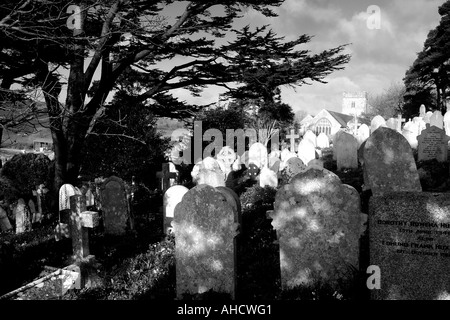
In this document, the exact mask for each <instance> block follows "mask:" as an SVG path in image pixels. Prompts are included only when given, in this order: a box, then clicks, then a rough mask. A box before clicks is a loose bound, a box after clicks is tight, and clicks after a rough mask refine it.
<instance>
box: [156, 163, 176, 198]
mask: <svg viewBox="0 0 450 320" xmlns="http://www.w3.org/2000/svg"><path fill="white" fill-rule="evenodd" d="M161 167H162V169H161V171H158V172H157V173H156V177H157V178H158V179H161V190H162V192H163V193H164V192H166V190H167V189H169V188H170V186H171V184H172V183H171V181H174V179H176V178H177V173H176V172H171V170H170V169H171V168H170V167H171V165H170V163H163V164H162V165H161ZM172 171H173V169H172Z"/></svg>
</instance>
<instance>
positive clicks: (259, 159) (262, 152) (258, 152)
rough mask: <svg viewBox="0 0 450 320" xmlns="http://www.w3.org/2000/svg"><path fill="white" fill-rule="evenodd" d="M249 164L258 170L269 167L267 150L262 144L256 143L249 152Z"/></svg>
mask: <svg viewBox="0 0 450 320" xmlns="http://www.w3.org/2000/svg"><path fill="white" fill-rule="evenodd" d="M248 158H249V163H254V164H255V165H257V166H258V168H260V169H261V168H262V167H264V166H266V165H267V161H268V158H267V148H266V147H265V146H264V145H263V144H262V143H260V142H256V143H254V144H252V145H251V146H250V149H249V150H248Z"/></svg>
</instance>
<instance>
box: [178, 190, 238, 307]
mask: <svg viewBox="0 0 450 320" xmlns="http://www.w3.org/2000/svg"><path fill="white" fill-rule="evenodd" d="M172 226H173V231H174V233H175V243H176V245H175V261H176V296H177V298H178V299H183V296H184V295H185V294H191V295H197V294H202V293H205V292H207V291H210V290H213V291H214V292H218V293H224V294H229V295H230V296H231V298H233V299H234V297H235V286H236V273H235V270H236V263H235V241H234V238H235V237H236V235H237V229H238V223H237V222H235V209H234V208H233V206H232V205H230V203H228V201H227V198H226V197H225V196H224V195H223V194H222V193H221V192H220V191H218V190H216V189H215V188H213V187H211V186H208V185H197V186H195V187H194V188H192V189H190V190H189V191H188V192H187V193H186V194H185V195H184V196H183V199H182V201H181V202H180V203H179V204H178V205H177V206H176V207H175V215H174V220H173V222H172Z"/></svg>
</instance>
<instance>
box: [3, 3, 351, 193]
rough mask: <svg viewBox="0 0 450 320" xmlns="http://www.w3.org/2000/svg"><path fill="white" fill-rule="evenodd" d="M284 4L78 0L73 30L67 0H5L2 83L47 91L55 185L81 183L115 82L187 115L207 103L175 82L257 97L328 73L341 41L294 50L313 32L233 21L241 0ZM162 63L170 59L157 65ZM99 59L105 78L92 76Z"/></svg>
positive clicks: (341, 59) (164, 109) (261, 7)
mask: <svg viewBox="0 0 450 320" xmlns="http://www.w3.org/2000/svg"><path fill="white" fill-rule="evenodd" d="M282 3H283V1H282V0H262V1H258V2H256V1H253V0H249V1H219V2H217V1H206V2H200V1H191V2H188V3H186V2H185V1H172V0H170V1H167V0H160V1H150V2H149V1H120V0H111V1H104V2H99V1H96V0H88V1H82V2H78V5H79V6H80V10H81V14H80V15H79V16H75V19H79V20H77V21H78V22H80V23H79V27H80V28H78V29H69V28H68V26H70V21H72V20H69V24H68V23H67V22H68V19H69V17H70V13H67V9H68V5H69V4H70V3H67V1H61V0H49V1H45V2H42V1H26V2H23V3H20V4H19V5H18V3H17V1H6V2H5V4H4V5H2V8H0V27H1V28H0V39H1V41H2V55H1V57H0V61H1V65H2V67H1V68H0V79H1V82H2V87H3V88H4V89H8V90H9V89H10V88H13V85H15V84H19V85H20V86H22V87H23V88H24V89H28V90H29V89H40V90H41V91H42V92H43V94H44V98H45V101H46V107H47V112H48V115H49V118H50V128H51V130H52V136H53V139H54V144H55V160H56V161H55V189H58V187H59V186H60V185H61V184H63V183H72V184H73V183H75V181H76V179H77V177H78V175H79V173H80V168H81V165H82V161H81V158H80V155H81V154H82V153H83V152H82V149H83V147H84V142H85V139H86V136H87V133H88V132H89V131H90V130H91V129H92V126H94V125H95V123H96V121H97V119H98V117H99V116H101V114H102V110H103V108H104V105H105V102H106V99H107V97H108V95H109V94H110V93H111V92H112V91H115V90H119V91H122V92H126V94H127V95H128V96H129V97H130V99H131V100H134V101H135V103H143V107H145V108H149V109H150V110H151V111H152V112H153V113H154V114H156V115H164V116H169V117H178V118H186V117H190V116H191V115H192V114H193V112H194V111H197V110H199V109H201V107H202V106H198V105H189V104H187V103H186V102H185V101H181V100H179V99H177V98H175V97H174V95H173V93H174V90H176V89H180V88H184V89H187V90H189V91H190V92H191V93H192V94H193V95H194V96H198V95H199V94H200V92H201V90H202V89H203V88H204V87H205V86H207V85H219V86H223V87H225V88H228V89H230V85H231V84H232V85H235V84H238V85H239V84H243V83H244V84H245V86H244V87H241V88H240V89H236V90H230V91H233V95H234V96H239V95H244V96H247V94H249V93H251V92H253V95H256V96H259V95H261V94H266V95H267V94H269V93H270V92H271V91H272V90H274V89H275V88H276V87H278V86H281V85H290V84H298V85H301V84H304V83H307V81H320V82H323V79H324V77H325V76H327V75H328V74H330V73H331V72H333V71H335V70H339V69H342V68H343V65H344V64H345V63H347V62H348V61H349V58H350V57H349V55H345V54H342V51H343V50H344V46H339V47H336V48H332V49H329V50H325V51H323V52H321V53H319V54H316V55H310V54H309V51H308V50H298V49H297V46H298V45H303V44H306V43H307V42H308V41H309V40H310V38H311V37H309V36H306V35H301V36H299V37H298V38H297V39H295V40H293V41H288V42H284V41H283V38H282V37H277V36H276V35H275V33H274V32H273V31H271V30H269V31H268V30H267V27H266V26H263V27H258V28H256V30H255V31H251V30H250V28H249V27H244V28H243V29H242V30H241V31H238V30H234V29H233V22H234V21H235V20H236V19H237V18H240V17H242V14H243V12H244V10H245V8H249V7H251V8H253V9H254V10H255V11H257V12H259V13H261V14H262V15H264V16H266V17H275V16H276V14H275V12H274V11H273V8H274V7H277V6H280V5H281V4H282ZM218 5H219V6H220V7H217V6H218ZM212 7H214V10H210V9H212ZM178 8H183V9H184V10H183V11H182V12H177V13H175V14H176V15H177V16H176V17H173V19H171V18H172V17H167V12H170V10H171V9H178ZM163 9H164V10H165V9H167V11H164V12H163ZM215 9H222V10H215ZM175 11H176V10H173V12H175ZM70 18H71V19H72V18H73V17H70ZM228 33H233V34H236V35H237V39H236V40H235V41H232V42H229V43H225V44H221V43H223V41H216V40H221V39H222V38H223V37H224V36H225V35H226V34H228ZM198 35H201V36H200V37H198ZM87 57H89V58H90V59H89V60H88V62H87V61H86V62H87V63H85V59H86V58H87ZM180 57H182V59H178V58H180ZM175 61H181V62H180V63H175ZM164 64H166V65H171V66H172V68H171V69H168V70H163V69H160V68H159V67H158V66H160V65H164ZM99 66H101V73H100V77H99V80H98V81H93V80H94V74H95V73H96V70H98V69H99V68H98V67H99ZM58 67H62V68H65V69H66V70H68V71H69V76H68V77H67V96H66V100H65V103H64V104H62V103H60V102H59V99H58V97H59V96H60V94H61V92H62V87H63V82H64V81H65V80H64V79H65V77H62V76H61V74H60V71H59V70H61V68H58ZM270 95H271V94H270ZM88 98H89V99H88ZM132 105H134V103H133V104H132ZM107 144H109V142H108V143H107ZM111 144H112V143H111ZM84 165H86V163H84ZM103 167H106V165H104V166H103ZM105 170H106V169H105ZM114 170H119V168H115V169H114Z"/></svg>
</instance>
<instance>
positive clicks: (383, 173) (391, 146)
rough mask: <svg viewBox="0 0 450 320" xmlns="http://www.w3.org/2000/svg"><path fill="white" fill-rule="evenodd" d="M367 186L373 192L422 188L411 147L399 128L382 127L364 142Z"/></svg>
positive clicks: (381, 192)
mask: <svg viewBox="0 0 450 320" xmlns="http://www.w3.org/2000/svg"><path fill="white" fill-rule="evenodd" d="M363 157H364V189H365V190H368V189H371V190H372V194H373V195H381V194H384V193H389V192H394V191H422V187H421V185H420V181H419V174H418V172H417V167H416V163H415V161H414V157H413V153H412V149H411V146H410V145H409V143H408V141H407V140H406V139H405V138H404V137H403V136H402V135H401V134H400V133H398V132H397V131H396V130H392V129H389V128H378V130H376V131H375V132H374V133H372V135H371V136H370V137H369V139H367V141H366V143H365V145H364V152H363Z"/></svg>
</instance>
